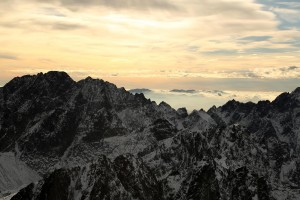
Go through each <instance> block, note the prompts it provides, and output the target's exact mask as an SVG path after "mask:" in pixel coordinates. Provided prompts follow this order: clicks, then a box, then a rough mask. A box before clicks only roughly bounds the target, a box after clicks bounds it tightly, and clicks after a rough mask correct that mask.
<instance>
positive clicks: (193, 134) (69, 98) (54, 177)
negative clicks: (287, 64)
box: [0, 71, 300, 200]
mask: <svg viewBox="0 0 300 200" xmlns="http://www.w3.org/2000/svg"><path fill="white" fill-rule="evenodd" d="M0 152H1V153H0V192H1V195H2V196H5V195H8V194H10V193H16V194H15V195H14V196H13V197H12V199H13V200H25V199H26V200H27V199H39V200H71V199H76V200H77V199H78V200H79V199H81V200H84V199H91V200H93V199H105V200H108V199H139V200H151V199H152V200H159V199H161V200H165V199H166V200H169V199H170V200H171V199H178V200H179V199H180V200H187V199H190V200H196V199H197V200H198V199H201V200H217V199H220V200H223V199H224V200H238V199H242V200H244V199H245V200H255V199H258V200H268V199H270V200H285V199H291V200H296V199H300V154H299V153H300V88H297V89H295V90H294V91H293V92H291V93H283V94H281V95H279V96H278V97H277V98H276V99H275V100H274V101H272V102H270V101H260V102H258V103H257V104H255V103H251V102H249V103H240V102H237V101H235V100H232V101H229V102H227V103H226V104H225V105H223V106H221V107H212V108H211V109H209V110H208V111H207V112H205V111H203V110H194V111H193V112H191V113H190V114H188V112H187V110H186V109H185V108H180V109H178V110H175V109H173V108H172V107H171V106H169V105H168V104H167V103H165V102H162V103H160V104H159V105H157V104H156V103H155V102H153V101H151V100H149V99H146V98H145V97H144V95H143V94H139V92H137V93H136V94H132V93H130V92H127V91H126V90H125V89H124V88H117V87H116V86H115V85H114V84H112V83H109V82H105V81H103V80H99V79H92V78H90V77H88V78H86V79H84V80H81V81H78V82H76V81H74V80H72V79H71V78H70V76H69V75H68V74H66V73H65V72H54V71H53V72H48V73H45V74H43V73H39V74H37V75H33V76H30V75H27V76H23V77H16V78H14V79H12V80H11V81H10V82H9V83H7V84H6V85H5V86H4V87H2V88H0ZM21 188H22V189H21ZM19 189H21V190H19Z"/></svg>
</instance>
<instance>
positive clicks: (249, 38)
mask: <svg viewBox="0 0 300 200" xmlns="http://www.w3.org/2000/svg"><path fill="white" fill-rule="evenodd" d="M271 38H272V36H247V37H243V38H240V40H245V41H250V42H259V41H266V40H269V39H271Z"/></svg>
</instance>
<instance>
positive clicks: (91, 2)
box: [36, 0, 178, 10]
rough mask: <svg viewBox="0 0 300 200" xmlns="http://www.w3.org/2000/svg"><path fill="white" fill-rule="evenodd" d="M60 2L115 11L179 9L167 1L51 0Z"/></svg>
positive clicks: (69, 5)
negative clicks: (108, 8) (101, 7)
mask: <svg viewBox="0 0 300 200" xmlns="http://www.w3.org/2000/svg"><path fill="white" fill-rule="evenodd" d="M36 1H39V2H47V3H48V2H49V0H36ZM50 1H52V2H59V3H60V4H62V5H65V6H68V7H74V6H75V7H78V6H106V7H111V8H115V9H139V10H148V9H160V10H177V9H178V7H177V6H176V5H174V4H172V3H171V2H169V1H167V0H149V1H148V0H85V1H82V0H50Z"/></svg>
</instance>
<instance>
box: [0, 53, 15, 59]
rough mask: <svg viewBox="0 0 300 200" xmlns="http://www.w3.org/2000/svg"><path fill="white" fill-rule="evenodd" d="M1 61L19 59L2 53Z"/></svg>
mask: <svg viewBox="0 0 300 200" xmlns="http://www.w3.org/2000/svg"><path fill="white" fill-rule="evenodd" d="M0 59H7V60H17V59H18V57H17V56H15V55H12V54H6V53H0Z"/></svg>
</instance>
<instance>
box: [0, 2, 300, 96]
mask: <svg viewBox="0 0 300 200" xmlns="http://www.w3.org/2000/svg"><path fill="white" fill-rule="evenodd" d="M50 70H58V71H66V72H68V73H69V74H70V75H71V76H72V78H74V79H75V80H80V79H83V78H85V77H87V76H91V77H93V78H100V79H104V80H107V81H110V82H113V83H115V84H117V86H120V87H125V88H127V89H133V88H149V89H151V90H153V91H156V92H158V91H161V93H163V94H165V93H164V92H163V91H165V90H172V89H182V90H191V89H193V90H201V91H204V90H205V91H210V90H222V91H236V92H235V93H238V92H239V94H245V95H246V94H247V92H251V94H252V93H253V95H252V96H253V97H258V96H259V97H261V99H270V100H272V98H274V97H275V94H277V93H278V92H283V91H292V90H293V89H295V88H296V87H297V86H300V84H299V83H300V82H299V80H300V2H299V0H285V1H283V0H256V1H255V0H214V1H211V0H86V1H81V0H1V1H0V86H1V85H2V86H3V85H4V84H5V83H7V82H8V81H9V80H11V79H12V78H13V77H15V76H22V75H24V74H36V73H38V72H47V71H50ZM264 92H268V93H270V94H271V93H272V94H273V95H264V94H265V93H264ZM245 95H241V97H240V98H241V99H247V98H245ZM255 99H256V98H255Z"/></svg>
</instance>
